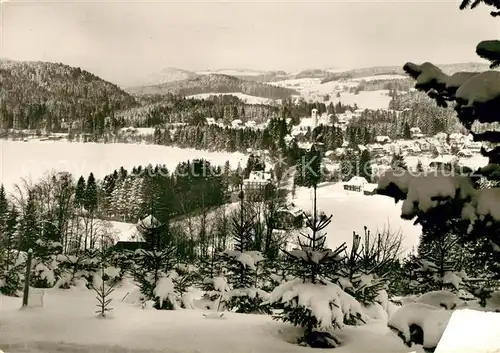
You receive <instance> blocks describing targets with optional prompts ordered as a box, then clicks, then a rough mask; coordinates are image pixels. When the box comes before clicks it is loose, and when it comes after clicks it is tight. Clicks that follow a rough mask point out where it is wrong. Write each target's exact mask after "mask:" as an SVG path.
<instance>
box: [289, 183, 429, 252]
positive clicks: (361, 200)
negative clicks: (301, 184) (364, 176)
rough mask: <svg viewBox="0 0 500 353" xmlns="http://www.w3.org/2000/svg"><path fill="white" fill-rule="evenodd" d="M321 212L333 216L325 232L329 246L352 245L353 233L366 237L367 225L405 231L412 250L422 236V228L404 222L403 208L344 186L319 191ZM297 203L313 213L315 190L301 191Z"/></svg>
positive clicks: (386, 198)
mask: <svg viewBox="0 0 500 353" xmlns="http://www.w3.org/2000/svg"><path fill="white" fill-rule="evenodd" d="M317 194H318V200H317V204H318V209H319V210H321V211H324V212H325V213H326V214H327V215H330V214H333V217H332V222H331V223H330V224H329V226H328V227H327V228H326V229H325V231H326V233H327V234H328V236H327V244H328V246H330V247H336V246H339V245H341V244H342V243H343V242H346V243H347V245H348V246H350V245H351V243H352V232H353V231H356V232H357V233H359V234H363V232H364V230H363V227H364V226H365V225H366V226H367V227H368V229H369V230H371V231H372V232H375V231H376V230H377V229H378V230H379V231H383V230H384V228H388V227H389V228H390V230H392V231H393V232H397V231H401V233H402V235H403V247H404V250H406V251H411V250H412V247H414V246H416V245H417V243H418V239H419V236H420V232H421V229H420V226H414V225H413V223H412V222H409V221H405V220H402V219H401V217H400V216H401V205H400V204H395V203H394V200H393V199H391V198H389V197H385V196H379V195H373V196H365V195H363V194H362V193H358V192H353V191H345V190H344V189H343V184H341V183H337V184H330V185H326V186H324V187H321V188H319V189H318V193H317ZM293 202H294V203H295V204H296V205H297V206H298V207H301V208H302V209H303V210H305V211H306V212H307V211H310V210H312V206H313V202H312V189H307V188H297V190H296V198H295V199H294V200H293Z"/></svg>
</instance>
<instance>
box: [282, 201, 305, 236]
mask: <svg viewBox="0 0 500 353" xmlns="http://www.w3.org/2000/svg"><path fill="white" fill-rule="evenodd" d="M276 216H277V218H278V222H277V224H278V229H285V230H289V229H297V228H301V227H302V226H303V223H304V211H303V210H302V209H301V208H299V207H297V206H295V205H294V204H293V203H292V204H290V205H288V206H286V207H283V208H281V209H279V210H278V211H277V215H276Z"/></svg>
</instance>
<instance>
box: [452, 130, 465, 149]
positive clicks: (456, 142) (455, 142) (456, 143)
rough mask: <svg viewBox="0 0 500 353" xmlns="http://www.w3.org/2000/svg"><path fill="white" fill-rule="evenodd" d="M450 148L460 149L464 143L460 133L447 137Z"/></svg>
mask: <svg viewBox="0 0 500 353" xmlns="http://www.w3.org/2000/svg"><path fill="white" fill-rule="evenodd" d="M449 140H450V147H452V148H462V147H463V145H464V143H465V136H464V135H463V134H460V133H453V134H450V136H449Z"/></svg>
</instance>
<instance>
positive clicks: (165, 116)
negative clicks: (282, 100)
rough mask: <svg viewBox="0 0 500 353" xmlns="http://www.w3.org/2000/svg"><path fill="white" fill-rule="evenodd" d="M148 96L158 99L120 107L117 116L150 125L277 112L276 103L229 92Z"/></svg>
mask: <svg viewBox="0 0 500 353" xmlns="http://www.w3.org/2000/svg"><path fill="white" fill-rule="evenodd" d="M151 100H153V101H155V100H160V101H159V102H158V101H157V102H155V103H151V104H146V105H144V106H141V107H137V108H132V109H128V110H125V111H122V112H120V113H118V114H117V116H118V117H119V118H121V119H123V120H124V121H126V122H127V124H128V125H129V126H135V127H153V126H158V125H163V124H166V123H176V122H185V123H188V124H191V125H198V124H203V123H204V122H205V118H207V117H208V118H213V119H216V120H220V121H223V122H225V123H227V124H228V123H230V122H231V121H232V120H235V119H240V120H242V121H243V122H245V121H248V120H253V121H256V122H257V123H262V122H265V121H267V120H269V119H270V118H272V117H275V116H278V115H279V111H280V108H279V107H277V106H270V105H264V104H247V103H245V102H243V101H242V100H241V99H239V98H238V97H236V96H232V95H213V96H210V97H208V98H207V99H194V98H185V97H183V96H179V95H174V94H167V95H165V96H163V97H161V98H160V99H158V97H152V98H151Z"/></svg>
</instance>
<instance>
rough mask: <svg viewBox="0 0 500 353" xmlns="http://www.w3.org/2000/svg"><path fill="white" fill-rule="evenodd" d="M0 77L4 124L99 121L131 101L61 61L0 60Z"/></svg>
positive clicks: (53, 126) (34, 125)
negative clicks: (59, 62)
mask: <svg viewBox="0 0 500 353" xmlns="http://www.w3.org/2000/svg"><path fill="white" fill-rule="evenodd" d="M0 82H2V85H1V87H0V91H1V98H2V99H0V125H1V127H2V128H4V129H8V128H14V127H16V128H18V129H42V128H44V127H46V128H47V129H48V130H53V131H57V130H58V129H60V128H61V124H62V122H63V121H66V122H80V124H83V125H85V124H89V119H90V118H91V117H92V118H93V119H97V120H101V121H103V122H104V119H105V118H106V117H110V118H112V117H113V116H114V114H115V112H117V111H118V110H122V109H127V108H131V107H133V106H135V105H136V104H137V103H136V101H135V99H134V98H133V97H132V96H130V95H129V94H127V93H126V92H124V91H123V90H121V89H120V88H119V87H118V86H116V85H114V84H112V83H110V82H107V81H104V80H102V79H100V78H99V77H97V76H95V75H93V74H91V73H90V72H87V71H85V70H82V69H80V68H74V67H70V66H67V65H63V64H55V63H46V62H18V61H4V60H2V61H1V66H0ZM93 123H94V122H92V124H93Z"/></svg>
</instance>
